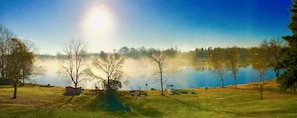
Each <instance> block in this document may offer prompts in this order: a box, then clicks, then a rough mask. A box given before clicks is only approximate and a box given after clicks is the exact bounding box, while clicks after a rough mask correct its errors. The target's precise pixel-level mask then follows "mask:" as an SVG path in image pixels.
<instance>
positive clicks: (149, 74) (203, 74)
mask: <svg viewBox="0 0 297 118" xmlns="http://www.w3.org/2000/svg"><path fill="white" fill-rule="evenodd" d="M147 61H148V60H145V59H141V60H133V59H127V60H126V61H125V64H124V65H123V72H124V75H123V78H122V82H123V86H122V88H121V89H123V90H130V89H131V88H132V89H138V88H141V89H151V88H154V89H160V82H159V81H158V80H157V79H158V77H159V76H158V75H157V74H155V67H154V65H152V64H151V63H147ZM38 63H39V64H40V65H42V66H43V67H44V68H45V74H44V75H42V76H38V77H36V78H34V82H35V83H38V84H50V85H53V86H61V87H66V86H73V84H72V82H71V81H70V80H69V79H66V77H63V76H61V75H60V74H58V70H59V69H60V65H59V61H58V60H57V59H46V60H38ZM237 77H238V78H237V83H238V84H244V83H249V82H253V81H255V80H257V81H258V80H259V77H258V75H257V72H256V71H255V70H253V69H252V66H247V67H241V68H240V69H239V73H238V75H237ZM272 78H275V74H274V72H273V71H272V70H269V71H268V74H267V75H266V76H264V79H272ZM96 81H98V80H95V79H93V80H91V79H90V80H85V81H82V82H81V83H80V84H79V86H81V87H83V88H87V89H94V88H95V86H97V85H96V83H97V82H96ZM224 81H225V86H229V85H233V84H234V79H233V77H232V76H231V74H230V72H226V73H225V76H224ZM146 85H147V86H146ZM164 85H174V88H175V89H182V88H198V87H220V86H221V81H220V79H219V78H218V77H217V76H216V75H214V74H212V73H210V71H209V69H208V67H200V69H199V70H198V69H195V68H194V67H193V66H182V67H176V68H175V71H172V72H168V73H165V82H164Z"/></svg>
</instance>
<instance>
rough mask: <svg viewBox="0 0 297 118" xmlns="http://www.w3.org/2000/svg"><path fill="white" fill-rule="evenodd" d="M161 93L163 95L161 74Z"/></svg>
mask: <svg viewBox="0 0 297 118" xmlns="http://www.w3.org/2000/svg"><path fill="white" fill-rule="evenodd" d="M161 95H164V93H163V77H162V75H161Z"/></svg>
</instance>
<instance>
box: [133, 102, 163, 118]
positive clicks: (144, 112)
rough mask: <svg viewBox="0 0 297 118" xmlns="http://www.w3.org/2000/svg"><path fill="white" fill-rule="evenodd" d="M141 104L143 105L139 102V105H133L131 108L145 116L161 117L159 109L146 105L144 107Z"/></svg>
mask: <svg viewBox="0 0 297 118" xmlns="http://www.w3.org/2000/svg"><path fill="white" fill-rule="evenodd" d="M143 106H145V105H144V104H140V105H137V106H136V105H135V106H132V108H133V110H134V111H136V112H138V113H139V114H141V115H144V116H147V117H162V116H163V113H162V112H160V111H159V110H157V109H155V108H152V107H146V108H144V107H143Z"/></svg>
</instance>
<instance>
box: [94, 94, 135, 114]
mask: <svg viewBox="0 0 297 118" xmlns="http://www.w3.org/2000/svg"><path fill="white" fill-rule="evenodd" d="M115 93H116V92H114V93H111V94H107V92H106V91H102V92H100V93H99V95H98V96H97V97H96V98H95V99H94V100H93V101H92V102H91V104H90V108H92V109H98V108H99V109H100V108H101V109H106V110H108V111H131V108H130V106H128V105H126V104H124V103H122V101H121V100H120V99H119V98H118V97H117V96H116V94H115Z"/></svg>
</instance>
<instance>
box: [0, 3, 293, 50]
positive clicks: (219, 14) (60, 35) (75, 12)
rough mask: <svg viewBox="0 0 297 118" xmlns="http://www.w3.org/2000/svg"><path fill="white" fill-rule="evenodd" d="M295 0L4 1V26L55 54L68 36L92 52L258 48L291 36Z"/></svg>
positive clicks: (0, 13)
mask: <svg viewBox="0 0 297 118" xmlns="http://www.w3.org/2000/svg"><path fill="white" fill-rule="evenodd" d="M290 4H291V0H0V24H3V25H5V26H6V27H7V28H9V29H11V30H12V31H13V32H14V33H16V34H17V35H18V36H19V37H22V38H26V39H30V40H32V41H34V43H35V44H36V45H37V46H38V48H39V53H50V54H56V53H57V52H58V51H61V50H62V48H63V46H64V43H65V42H67V41H68V40H70V39H81V40H85V41H86V42H87V43H88V47H89V51H90V52H99V51H101V50H104V51H112V50H113V49H119V48H120V47H122V46H127V47H136V48H137V47H141V46H144V47H146V48H150V47H153V48H160V49H166V48H170V47H175V46H177V47H178V49H180V50H193V49H195V48H196V47H198V48H200V47H209V46H211V47H217V46H221V47H226V46H234V45H236V46H240V47H249V46H258V44H259V43H260V42H261V41H262V40H263V39H270V38H272V37H275V36H283V35H290V34H291V32H290V30H288V28H287V25H288V23H289V22H290V12H289V11H288V8H289V7H290Z"/></svg>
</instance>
